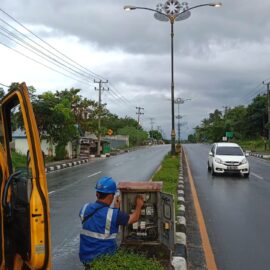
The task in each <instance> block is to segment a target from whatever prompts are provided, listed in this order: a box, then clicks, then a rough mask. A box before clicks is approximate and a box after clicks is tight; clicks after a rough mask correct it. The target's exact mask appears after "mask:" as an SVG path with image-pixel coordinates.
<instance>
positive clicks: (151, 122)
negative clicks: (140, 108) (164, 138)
mask: <svg viewBox="0 0 270 270" xmlns="http://www.w3.org/2000/svg"><path fill="white" fill-rule="evenodd" d="M149 119H150V125H151V131H152V130H153V126H154V123H155V121H154V120H155V118H154V117H150V118H149ZM151 131H150V138H152V136H151V134H152V132H151Z"/></svg>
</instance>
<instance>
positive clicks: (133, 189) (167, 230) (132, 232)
mask: <svg viewBox="0 0 270 270" xmlns="http://www.w3.org/2000/svg"><path fill="white" fill-rule="evenodd" d="M162 185H163V182H120V183H119V184H118V189H119V191H120V196H121V210H122V211H124V212H126V213H128V214H132V212H133V211H134V210H135V207H136V205H135V201H136V196H137V195H141V196H142V197H143V198H144V205H143V208H142V210H141V216H140V219H139V220H138V221H137V222H136V223H134V224H130V225H128V226H125V227H123V230H122V236H121V243H122V244H124V245H133V246H134V245H155V244H164V245H165V246H166V247H168V248H169V249H170V250H172V249H173V247H174V231H175V224H174V216H175V214H174V209H175V208H174V200H173V195H171V194H165V193H163V192H161V190H162Z"/></svg>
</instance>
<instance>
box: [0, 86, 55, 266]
mask: <svg viewBox="0 0 270 270" xmlns="http://www.w3.org/2000/svg"><path fill="white" fill-rule="evenodd" d="M18 133H19V134H20V136H18ZM16 134H17V135H16ZM18 153H19V155H18ZM0 190H1V192H0V201H1V208H0V210H1V211H0V220H1V222H0V239H1V246H0V249H1V252H0V269H12V270H20V269H23V270H26V269H51V257H50V249H51V243H50V213H49V198H48V190H47V182H46V174H45V168H44V160H43V155H42V151H41V146H40V139H39V133H38V129H37V125H36V120H35V116H34V113H33V109H32V105H31V102H30V98H29V94H28V89H27V87H26V84H25V83H22V84H20V85H18V87H17V88H16V89H13V90H12V91H10V92H9V93H8V94H7V95H6V96H4V97H3V99H2V100H1V103H0Z"/></svg>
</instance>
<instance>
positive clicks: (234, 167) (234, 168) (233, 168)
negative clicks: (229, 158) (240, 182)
mask: <svg viewBox="0 0 270 270" xmlns="http://www.w3.org/2000/svg"><path fill="white" fill-rule="evenodd" d="M227 169H228V170H232V171H233V170H237V169H238V168H237V166H228V167H227Z"/></svg>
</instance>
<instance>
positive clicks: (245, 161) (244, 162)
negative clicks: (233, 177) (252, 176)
mask: <svg viewBox="0 0 270 270" xmlns="http://www.w3.org/2000/svg"><path fill="white" fill-rule="evenodd" d="M247 162H248V161H247V159H246V158H244V159H243V160H242V161H241V162H240V164H246V163H247Z"/></svg>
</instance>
